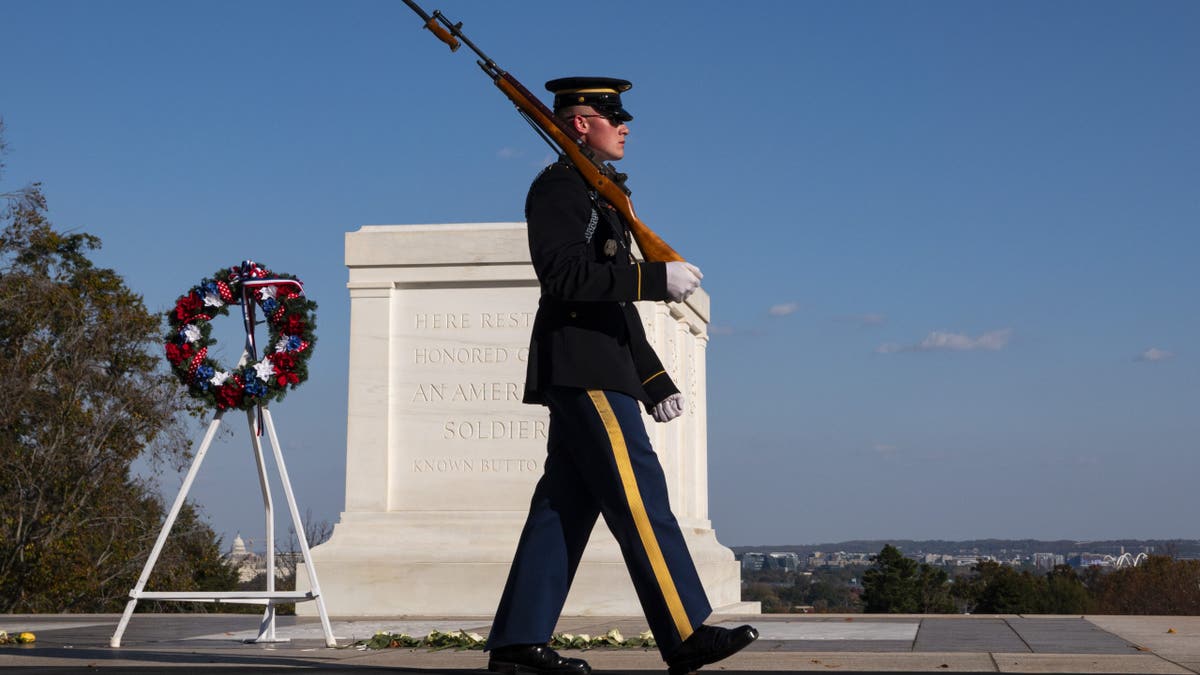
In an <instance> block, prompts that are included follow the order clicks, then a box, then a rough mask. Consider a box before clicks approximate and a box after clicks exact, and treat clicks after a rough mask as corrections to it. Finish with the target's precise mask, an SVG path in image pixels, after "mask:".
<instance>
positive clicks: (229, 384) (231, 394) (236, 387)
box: [213, 377, 242, 409]
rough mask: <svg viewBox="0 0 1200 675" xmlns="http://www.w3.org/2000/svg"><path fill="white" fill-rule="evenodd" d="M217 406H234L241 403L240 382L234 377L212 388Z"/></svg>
mask: <svg viewBox="0 0 1200 675" xmlns="http://www.w3.org/2000/svg"><path fill="white" fill-rule="evenodd" d="M213 394H214V395H216V397H217V407H218V408H222V409H224V408H236V407H238V406H240V405H241V404H242V383H241V382H239V381H238V379H237V378H236V377H231V378H229V379H228V380H225V384H223V385H221V386H219V387H217V388H216V389H215V390H213Z"/></svg>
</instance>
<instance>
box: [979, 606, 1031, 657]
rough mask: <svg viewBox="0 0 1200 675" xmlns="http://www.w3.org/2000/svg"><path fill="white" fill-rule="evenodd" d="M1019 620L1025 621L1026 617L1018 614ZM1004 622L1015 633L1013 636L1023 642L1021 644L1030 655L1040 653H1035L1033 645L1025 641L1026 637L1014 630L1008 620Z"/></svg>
mask: <svg viewBox="0 0 1200 675" xmlns="http://www.w3.org/2000/svg"><path fill="white" fill-rule="evenodd" d="M1017 618H1020V619H1024V618H1025V616H1024V615H1022V614H1018V615H1017ZM1003 621H1004V625H1005V626H1008V629H1009V630H1011V631H1012V632H1013V635H1016V636H1017V639H1018V640H1020V641H1021V644H1023V645H1025V649H1028V650H1029V653H1030V654H1037V653H1038V652H1035V651H1033V645H1031V644H1029V641H1027V640H1026V639H1025V636H1024V635H1021V631H1019V630H1017V629H1016V628H1013V625H1012V624H1011V623H1009V622H1008V619H1003ZM989 653H990V652H989Z"/></svg>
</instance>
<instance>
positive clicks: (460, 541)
mask: <svg viewBox="0 0 1200 675" xmlns="http://www.w3.org/2000/svg"><path fill="white" fill-rule="evenodd" d="M524 517H525V514H523V513H501V514H464V513H453V512H440V513H439V512H431V513H428V514H422V515H421V516H418V517H415V518H414V517H413V516H412V514H405V515H402V516H401V515H399V514H372V515H368V516H362V515H356V514H343V519H342V521H341V522H340V523H338V525H337V527H336V528H335V529H334V533H333V536H332V538H330V539H329V541H327V542H326V543H324V544H322V545H321V546H318V547H316V548H315V549H313V553H312V554H313V564H314V565H316V566H317V569H318V570H320V578H321V593H322V595H323V596H324V597H325V599H326V600H325V604H326V606H327V608H328V611H329V613H330V614H331V615H334V616H394V615H410V616H420V615H425V616H428V615H450V616H481V617H490V616H491V615H492V614H493V612H495V610H496V604H497V603H498V602H499V600H500V593H501V592H502V591H503V590H504V582H505V579H507V577H508V569H509V565H510V563H511V562H512V555H513V552H514V551H515V549H516V545H517V537H518V536H519V535H520V532H521V525H522V523H523V521H524ZM680 524H681V526H682V527H683V532H684V535H685V538H686V539H687V543H688V548H689V550H690V551H691V552H692V557H693V559H694V560H695V563H696V567H697V570H698V571H699V573H700V578H701V580H702V582H703V583H704V587H705V589H706V591H707V592H708V594H709V602H710V603H711V604H712V606H713V607H714V608H716V609H719V610H721V611H724V612H727V613H757V612H758V611H759V609H758V603H741V597H740V589H741V576H740V567H739V565H738V563H737V561H736V560H734V559H733V556H732V554H731V553H730V551H729V549H727V548H725V547H724V546H722V545H721V544H720V543H718V542H717V539H716V536H715V534H714V532H713V530H712V529H711V528H710V527H692V526H689V524H688V523H682V522H681V523H680ZM298 576H299V579H298V581H297V585H298V587H299V588H303V589H307V588H308V578H307V575H306V574H305V572H304V569H303V567H302V568H301V570H300V571H299V573H298ZM307 609H308V608H307V606H306V605H297V612H298V613H299V614H301V615H307V614H310V613H311V612H308V611H306V610H307ZM563 613H564V614H566V615H575V616H638V615H641V614H642V609H641V606H640V605H639V604H638V599H637V595H636V594H635V593H634V590H633V585H632V583H630V581H629V573H628V571H626V569H625V563H624V562H623V561H622V559H621V553H620V550H619V549H618V547H617V543H616V541H615V540H613V538H612V535H611V534H609V532H608V530H607V529H606V527H605V525H604V521H603V518H601V519H600V521H598V522H597V523H596V529H595V530H594V531H593V533H592V540H591V542H590V543H589V544H588V548H587V552H586V553H585V554H584V557H583V561H582V563H581V564H580V566H579V571H578V573H577V574H576V577H575V583H574V584H573V585H572V588H571V593H570V595H569V596H568V597H567V604H566V607H565V608H564V609H563Z"/></svg>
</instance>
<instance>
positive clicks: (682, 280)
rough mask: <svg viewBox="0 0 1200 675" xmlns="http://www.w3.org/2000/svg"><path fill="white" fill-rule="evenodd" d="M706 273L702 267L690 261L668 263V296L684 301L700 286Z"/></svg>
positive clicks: (676, 300) (677, 300)
mask: <svg viewBox="0 0 1200 675" xmlns="http://www.w3.org/2000/svg"><path fill="white" fill-rule="evenodd" d="M703 278H704V275H703V274H701V273H700V268H699V267H696V266H695V265H693V264H691V263H690V262H669V263H667V296H668V297H670V298H671V299H672V300H674V301H675V302H683V301H684V300H686V299H687V297H688V296H689V295H691V294H692V293H695V292H696V289H697V288H700V280H701V279H703Z"/></svg>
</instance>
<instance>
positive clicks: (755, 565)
mask: <svg viewBox="0 0 1200 675" xmlns="http://www.w3.org/2000/svg"><path fill="white" fill-rule="evenodd" d="M766 559H767V556H765V555H763V554H762V553H743V554H742V570H743V571H748V572H757V571H759V570H761V569H762V568H763V566H764V565H765V564H766Z"/></svg>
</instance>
